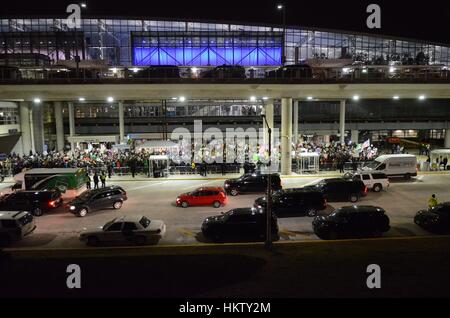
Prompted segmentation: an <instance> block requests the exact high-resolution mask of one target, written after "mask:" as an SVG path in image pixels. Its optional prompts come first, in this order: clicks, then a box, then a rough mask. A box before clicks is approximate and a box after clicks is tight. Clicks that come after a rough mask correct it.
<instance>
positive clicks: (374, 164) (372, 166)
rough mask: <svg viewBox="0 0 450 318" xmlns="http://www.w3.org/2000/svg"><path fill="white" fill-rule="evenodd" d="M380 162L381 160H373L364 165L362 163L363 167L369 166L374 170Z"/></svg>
mask: <svg viewBox="0 0 450 318" xmlns="http://www.w3.org/2000/svg"><path fill="white" fill-rule="evenodd" d="M380 164H381V162H379V161H376V160H375V161H372V162H369V163H367V164H366V165H364V168H369V169H371V170H375V169H376V168H377V167H378V166H379V165H380Z"/></svg>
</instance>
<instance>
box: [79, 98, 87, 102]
mask: <svg viewBox="0 0 450 318" xmlns="http://www.w3.org/2000/svg"><path fill="white" fill-rule="evenodd" d="M85 100H86V98H84V97H80V98H78V101H80V102H84V101H85Z"/></svg>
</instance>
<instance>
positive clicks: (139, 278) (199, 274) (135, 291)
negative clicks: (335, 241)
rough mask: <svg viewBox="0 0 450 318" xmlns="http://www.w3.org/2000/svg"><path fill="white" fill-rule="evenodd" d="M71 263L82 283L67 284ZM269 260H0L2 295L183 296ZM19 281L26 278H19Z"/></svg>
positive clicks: (245, 275) (237, 278)
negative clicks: (72, 286) (78, 286)
mask: <svg viewBox="0 0 450 318" xmlns="http://www.w3.org/2000/svg"><path fill="white" fill-rule="evenodd" d="M69 264H77V265H79V266H80V268H81V284H82V288H81V289H78V290H70V289H68V288H67V287H66V280H67V276H68V274H67V273H66V269H67V266H68V265H69ZM264 265H265V261H264V260H263V259H261V258H257V257H251V256H246V255H232V254H217V255H206V254H200V255H150V256H142V257H132V258H124V257H122V258H120V257H114V256H113V257H104V258H100V257H99V258H83V259H70V258H66V259H33V260H28V261H26V260H10V259H8V257H2V259H1V261H0V276H1V281H2V284H1V286H0V296H3V297H5V296H7V297H18V296H20V297H168V296H171V297H181V296H186V295H191V296H195V295H196V294H199V293H205V292H208V291H210V290H213V289H216V288H224V287H226V286H228V285H231V284H234V283H237V282H243V281H245V280H247V279H249V278H250V277H252V276H253V275H255V273H258V272H259V271H260V270H261V269H262V267H263V266H264ZM18 281H20V282H22V283H21V284H18Z"/></svg>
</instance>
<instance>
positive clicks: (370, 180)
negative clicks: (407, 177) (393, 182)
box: [344, 171, 389, 192]
mask: <svg viewBox="0 0 450 318" xmlns="http://www.w3.org/2000/svg"><path fill="white" fill-rule="evenodd" d="M344 177H345V178H346V179H349V180H350V179H353V180H361V181H362V182H363V183H364V185H365V186H367V188H368V189H369V190H372V191H374V192H380V191H381V190H383V189H385V190H386V189H387V188H389V179H388V177H387V176H386V174H384V173H382V172H369V171H359V172H355V173H351V172H349V173H346V174H345V175H344Z"/></svg>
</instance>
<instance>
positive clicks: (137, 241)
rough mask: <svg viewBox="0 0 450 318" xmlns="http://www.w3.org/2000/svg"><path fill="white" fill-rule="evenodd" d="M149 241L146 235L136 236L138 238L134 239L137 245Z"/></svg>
mask: <svg viewBox="0 0 450 318" xmlns="http://www.w3.org/2000/svg"><path fill="white" fill-rule="evenodd" d="M146 242H147V238H146V237H145V236H142V235H140V236H136V238H135V239H134V243H136V245H144V244H145V243H146Z"/></svg>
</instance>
